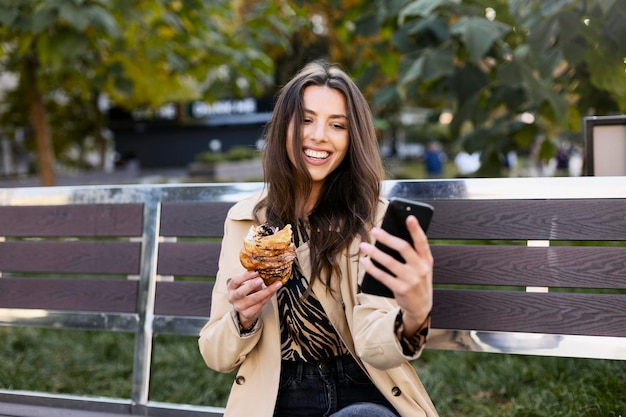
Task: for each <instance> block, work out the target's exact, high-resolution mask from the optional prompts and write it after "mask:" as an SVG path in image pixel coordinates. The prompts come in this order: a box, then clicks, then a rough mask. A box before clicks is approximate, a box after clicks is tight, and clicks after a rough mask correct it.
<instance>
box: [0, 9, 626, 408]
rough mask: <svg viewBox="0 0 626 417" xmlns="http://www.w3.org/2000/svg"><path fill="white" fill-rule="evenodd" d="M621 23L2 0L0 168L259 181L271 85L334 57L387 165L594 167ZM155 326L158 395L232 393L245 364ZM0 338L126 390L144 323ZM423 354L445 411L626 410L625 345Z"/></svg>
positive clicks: (548, 16)
mask: <svg viewBox="0 0 626 417" xmlns="http://www.w3.org/2000/svg"><path fill="white" fill-rule="evenodd" d="M624 22H626V2H624V1H620V0H553V1H539V0H491V1H487V0H472V1H460V0H415V1H407V0H388V1H382V0H379V1H364V0H322V1H304V0H301V1H295V0H294V1H279V0H264V1H263V0H256V1H226V0H205V1H203V0H187V1H183V0H174V1H165V0H145V1H136V2H135V1H131V2H129V1H125V0H108V1H107V0H45V1H43V0H22V1H17V0H16V1H10V0H9V1H5V2H3V3H2V4H1V5H0V179H1V180H2V184H0V186H6V187H13V186H35V185H43V186H55V185H79V184H98V183H99V184H102V183H105V184H111V183H133V182H205V181H232V180H235V181H258V180H262V176H261V173H260V171H259V163H258V157H259V149H261V148H262V132H263V126H264V125H265V123H266V122H267V120H268V119H269V115H270V114H271V108H272V103H273V99H274V97H275V94H276V92H277V91H278V89H279V88H280V86H281V85H283V84H284V83H285V82H286V81H287V80H288V79H289V78H290V77H291V76H292V75H293V73H294V72H295V71H297V70H298V69H299V68H301V67H302V66H303V65H304V64H305V63H306V62H309V61H310V60H312V59H318V58H323V59H328V60H329V61H332V62H337V63H339V64H340V65H342V66H343V67H344V68H346V69H347V70H348V72H349V73H350V74H351V75H352V76H353V77H354V79H355V81H356V82H357V83H358V85H359V86H360V88H361V89H362V90H363V92H364V94H365V95H366V97H367V99H368V101H369V103H370V105H371V107H372V110H373V112H374V114H375V117H376V127H377V129H378V134H379V138H380V146H381V152H382V153H383V157H384V159H385V163H386V167H387V172H388V177H389V178H390V179H391V178H435V177H436V178H453V177H467V176H476V177H499V176H548V175H582V174H584V168H585V167H584V138H583V135H582V119H583V118H584V117H585V116H591V115H617V114H623V113H625V112H626V58H625V57H626V43H624V42H623V40H624V39H626V24H625V23H624ZM433 148H435V149H434V150H435V151H436V152H434V153H431V152H430V151H429V150H433ZM559 150H566V153H565V154H566V156H567V158H565V159H567V161H568V164H567V165H562V164H559V163H558V161H559V160H561V159H563V158H562V154H560V153H559ZM433 155H434V159H433ZM459 155H461V156H463V157H466V156H467V157H469V159H466V160H469V161H470V162H472V166H471V167H470V168H468V169H463V168H462V167H464V165H463V164H459V161H458V158H457V157H458V156H459ZM432 160H434V161H439V162H442V164H441V168H442V169H441V171H439V170H435V171H429V170H427V168H426V167H427V165H429V164H428V163H427V161H432ZM241 164H243V165H241ZM242 166H246V167H247V168H246V169H242V168H241V167H242ZM233 167H234V168H233ZM59 333H60V334H61V336H58V334H59ZM158 339H159V340H158V341H157V344H156V348H155V354H154V358H153V361H154V365H153V369H154V370H155V374H154V375H153V380H152V381H153V382H152V386H151V397H152V398H154V399H155V400H157V401H173V402H182V403H189V404H198V405H220V404H222V405H223V404H224V401H225V398H226V395H227V393H228V390H229V388H230V383H231V381H232V375H219V374H216V373H213V372H211V371H209V370H207V369H206V368H205V366H204V364H203V363H202V361H201V358H200V357H199V353H198V352H197V346H196V341H195V340H193V338H176V339H174V338H168V337H164V336H158ZM0 340H1V341H2V343H0V351H1V354H0V357H2V358H3V359H2V360H1V361H0V388H7V389H26V390H41V391H50V392H56V393H71V394H84V395H111V396H118V397H127V396H128V392H129V391H130V384H131V381H130V379H131V375H132V351H133V349H132V346H133V340H132V338H131V337H130V336H129V335H124V334H119V335H117V334H114V335H111V334H97V333H90V332H80V331H61V332H56V331H55V332H51V331H47V330H41V329H8V328H7V329H0ZM414 366H415V367H416V368H417V369H418V372H419V373H420V375H421V376H422V378H423V380H424V383H425V385H426V387H427V389H428V391H429V392H430V393H431V395H432V397H433V400H434V402H435V404H436V405H437V407H438V409H439V410H440V412H441V414H442V416H470V415H478V416H516V417H522V416H581V415H585V416H620V415H622V416H623V415H626V400H624V395H623V393H624V392H626V383H625V382H624V381H626V365H624V364H623V363H622V362H619V361H606V360H587V359H569V358H550V357H545V358H544V357H541V358H535V357H533V358H531V359H529V358H527V357H524V356H520V355H490V354H474V353H462V352H435V351H428V350H427V351H426V352H425V353H424V355H423V356H422V358H420V359H419V360H417V361H415V363H414Z"/></svg>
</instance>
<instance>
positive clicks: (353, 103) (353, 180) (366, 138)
mask: <svg viewBox="0 0 626 417" xmlns="http://www.w3.org/2000/svg"><path fill="white" fill-rule="evenodd" d="M313 85H314V86H326V87H330V88H332V89H335V90H337V91H339V92H340V93H341V94H343V96H344V97H345V99H346V110H347V117H348V132H349V145H348V152H347V154H346V156H345V158H344V160H343V161H342V163H341V164H340V165H339V166H338V167H337V169H336V170H335V171H333V172H332V173H331V174H330V175H329V176H328V177H327V178H326V180H325V181H324V184H323V186H322V189H321V193H320V196H319V199H318V201H317V203H316V205H315V207H314V208H313V210H312V211H311V213H309V217H308V222H309V226H310V230H311V233H310V235H311V236H310V240H309V245H310V251H311V265H312V276H311V277H309V278H310V280H311V282H313V280H315V279H318V278H321V277H324V278H323V280H324V282H325V284H326V285H329V284H330V282H329V281H330V277H331V275H332V272H333V271H335V272H338V271H339V264H338V261H337V255H338V254H339V253H341V252H342V251H343V250H344V249H346V248H347V247H349V245H350V243H351V241H352V240H353V239H354V238H355V237H357V236H360V237H361V238H362V239H364V240H366V239H367V233H368V231H369V230H370V229H371V227H372V225H373V224H374V223H375V220H376V211H377V205H378V202H379V198H380V186H381V181H382V180H383V178H384V169H383V165H382V161H381V158H380V153H379V149H378V142H377V139H376V132H375V130H374V123H373V117H372V113H371V110H370V107H369V105H368V103H367V101H366V100H365V98H364V97H363V94H362V93H361V91H360V90H359V88H358V87H357V86H356V84H355V83H354V82H353V81H352V79H351V78H350V76H349V75H348V74H347V73H346V72H345V71H343V70H342V69H341V68H339V67H338V66H337V65H334V64H330V63H328V62H325V61H315V62H312V63H310V64H308V65H307V66H305V67H304V68H303V69H302V70H300V72H298V73H297V74H296V75H295V76H294V77H293V78H292V79H291V80H290V81H289V82H288V83H287V84H286V85H285V86H284V87H283V88H282V89H281V91H280V94H279V96H278V98H277V101H276V105H275V107H274V112H273V115H272V118H271V120H270V121H269V123H268V125H267V126H266V130H265V149H264V154H263V169H264V176H265V183H266V185H267V188H268V190H267V191H268V193H267V196H266V198H264V199H263V200H262V201H260V202H259V203H258V204H257V206H256V207H255V210H254V215H255V218H256V219H257V221H258V220H259V218H260V216H259V214H260V213H261V212H262V211H263V210H266V211H265V214H266V218H267V221H268V222H269V223H270V224H272V225H274V226H280V227H282V226H284V225H285V224H288V223H290V224H292V226H294V229H295V226H296V225H297V222H298V219H299V218H300V217H302V211H303V208H304V204H305V202H306V201H307V197H308V195H309V193H310V192H311V177H310V175H309V173H308V171H307V169H306V166H305V163H304V161H303V159H302V156H301V153H299V152H295V162H296V164H295V166H294V165H293V164H292V163H291V162H290V160H289V157H288V154H287V136H288V130H289V125H290V123H291V121H292V120H293V126H294V131H293V135H292V140H293V149H300V148H301V147H302V126H303V117H304V105H303V92H304V89H305V88H306V87H309V86H313ZM353 255H356V254H353Z"/></svg>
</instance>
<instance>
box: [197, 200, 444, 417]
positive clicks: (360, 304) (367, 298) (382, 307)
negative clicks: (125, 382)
mask: <svg viewBox="0 0 626 417" xmlns="http://www.w3.org/2000/svg"><path fill="white" fill-rule="evenodd" d="M262 195H263V194H262V193H257V194H255V195H253V196H251V197H248V198H247V199H245V200H243V201H241V202H240V203H238V204H236V205H235V206H233V207H232V208H231V210H230V212H229V214H228V217H227V220H226V222H225V225H224V240H223V243H222V252H221V255H220V260H219V272H218V274H217V282H216V284H215V288H214V290H213V298H212V305H211V318H210V320H209V322H208V323H207V324H206V325H205V326H204V328H203V329H202V330H201V332H200V337H199V340H198V344H199V347H200V352H201V354H202V357H203V358H204V360H205V362H206V364H207V366H208V367H209V368H212V369H214V370H216V371H219V372H233V371H234V370H236V369H237V368H238V372H237V377H236V378H235V382H234V384H233V386H232V389H231V392H230V396H229V399H228V404H227V405H226V413H225V417H241V416H249V415H254V416H255V417H271V416H272V415H273V412H274V407H275V403H276V397H277V395H278V385H279V378H280V364H281V353H280V324H279V317H278V308H277V304H276V297H274V298H273V299H272V300H271V302H269V303H267V304H266V305H265V307H264V309H263V313H262V316H261V320H259V322H260V326H261V329H260V330H259V331H257V332H255V333H253V334H252V335H249V336H243V337H242V336H240V334H239V328H238V325H237V323H236V321H235V320H234V318H233V314H232V312H231V310H230V308H231V307H230V304H229V302H228V297H227V291H226V280H227V279H228V278H229V277H231V276H233V275H235V274H238V273H240V272H242V271H243V270H244V269H243V267H242V266H241V264H240V262H239V251H240V250H241V247H242V245H243V243H242V242H243V239H244V237H245V236H246V234H247V233H248V230H249V228H250V226H251V225H252V209H253V207H254V205H255V204H256V203H257V201H258V200H259V198H260V197H262ZM385 207H386V202H385V203H384V204H383V203H381V205H380V207H379V223H380V221H382V213H383V212H384V209H385ZM358 245H359V241H358V239H357V240H356V241H355V242H353V243H352V245H351V247H350V252H349V253H353V254H358V253H359V250H358ZM308 255H309V251H308V245H307V244H303V245H301V246H300V247H299V248H298V249H297V256H298V261H299V263H300V265H301V267H302V270H303V272H304V273H305V274H307V273H308V272H310V262H309V256H308ZM340 267H341V274H342V275H341V280H339V279H337V278H338V277H333V278H334V279H333V280H332V282H333V283H334V284H335V285H334V286H333V289H332V290H333V291H332V292H331V293H329V292H327V291H326V289H325V287H324V286H323V285H321V283H320V280H316V282H315V283H314V284H313V291H314V292H315V294H316V296H317V297H318V298H319V300H320V302H321V303H322V305H323V307H324V310H325V311H326V313H327V314H328V316H329V318H330V321H331V323H332V324H333V325H334V326H335V329H336V330H337V332H338V334H339V335H340V336H341V338H342V340H343V341H344V343H345V345H346V346H347V347H348V349H349V350H350V352H351V353H352V355H353V356H354V357H355V358H357V361H358V362H359V364H361V365H362V367H363V368H364V369H365V370H366V371H367V372H368V374H369V375H370V377H371V379H372V380H373V381H374V383H375V384H376V386H377V387H378V389H380V391H381V392H382V393H383V394H384V395H385V397H386V398H387V399H388V400H389V401H390V402H391V403H392V404H393V406H394V407H395V408H396V410H398V412H399V413H400V414H401V415H402V417H419V416H427V417H434V416H438V414H437V411H436V410H435V407H434V405H433V404H432V402H431V400H430V398H429V397H428V394H427V392H426V390H425V388H424V386H423V385H422V383H421V381H420V380H419V378H418V376H417V374H416V373H415V371H414V369H413V367H412V366H411V365H410V364H409V363H408V362H407V361H408V360H412V359H415V358H417V356H419V353H421V352H418V353H417V354H416V355H415V356H414V357H407V356H405V355H404V354H403V353H402V348H401V347H400V343H399V342H398V340H397V337H396V335H395V333H394V331H393V327H394V320H395V317H396V315H397V313H398V310H399V308H398V306H397V305H396V304H395V302H394V300H392V299H387V298H384V297H377V296H372V295H366V294H358V293H357V292H358V291H357V284H358V280H359V279H360V278H362V276H363V271H359V263H358V257H357V256H353V257H348V256H347V255H346V254H344V255H343V256H342V259H341V262H340ZM333 293H334V294H337V293H340V294H341V295H340V296H339V297H334V296H333V295H332V294H333ZM341 300H342V301H343V302H342V301H341Z"/></svg>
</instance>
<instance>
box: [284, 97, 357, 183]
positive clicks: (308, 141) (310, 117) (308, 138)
mask: <svg viewBox="0 0 626 417" xmlns="http://www.w3.org/2000/svg"><path fill="white" fill-rule="evenodd" d="M303 101H304V103H303V104H304V115H303V125H302V126H301V128H302V147H301V148H300V149H294V143H293V132H294V128H297V126H294V125H293V123H294V122H293V119H292V121H291V124H290V125H289V131H288V134H287V154H288V155H289V160H290V161H291V163H292V164H294V165H295V158H296V155H297V154H298V153H299V157H300V158H302V160H303V161H304V163H305V165H306V167H307V169H308V171H309V175H311V178H312V180H313V188H314V189H317V190H319V187H321V185H322V184H323V183H324V180H325V179H326V178H327V177H328V175H330V173H331V172H333V171H334V170H335V169H337V167H338V166H339V165H340V164H341V161H343V159H344V157H345V156H346V153H347V152H348V144H349V142H350V139H349V133H348V118H347V111H346V99H345V97H344V96H343V94H341V93H340V92H339V91H337V90H334V89H332V88H329V87H326V86H309V87H306V88H305V89H304V93H303Z"/></svg>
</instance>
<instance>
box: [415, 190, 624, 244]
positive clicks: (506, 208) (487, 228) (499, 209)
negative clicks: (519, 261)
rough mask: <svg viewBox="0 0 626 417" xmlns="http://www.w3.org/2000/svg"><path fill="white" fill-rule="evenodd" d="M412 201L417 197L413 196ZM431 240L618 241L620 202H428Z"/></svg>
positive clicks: (621, 234)
mask: <svg viewBox="0 0 626 417" xmlns="http://www.w3.org/2000/svg"><path fill="white" fill-rule="evenodd" d="M414 198H418V199H419V196H417V197H414ZM424 201H426V202H428V203H430V204H432V205H433V206H434V207H435V215H434V217H433V220H432V223H431V226H430V228H429V230H428V235H429V237H430V238H432V239H507V240H546V239H549V240H623V239H624V236H626V203H625V202H624V200H621V199H598V200H595V199H589V200H585V199H576V200H571V199H562V200H538V199H535V200H471V199H469V200H429V199H424Z"/></svg>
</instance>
